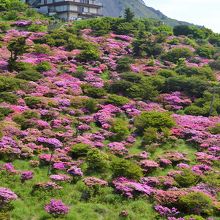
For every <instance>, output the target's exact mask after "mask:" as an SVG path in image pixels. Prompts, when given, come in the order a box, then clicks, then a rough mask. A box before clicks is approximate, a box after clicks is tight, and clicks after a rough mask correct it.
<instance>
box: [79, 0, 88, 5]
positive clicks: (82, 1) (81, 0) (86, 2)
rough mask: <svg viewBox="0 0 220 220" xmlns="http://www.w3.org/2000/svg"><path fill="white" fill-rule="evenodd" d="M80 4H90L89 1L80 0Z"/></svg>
mask: <svg viewBox="0 0 220 220" xmlns="http://www.w3.org/2000/svg"><path fill="white" fill-rule="evenodd" d="M80 3H85V4H89V0H80Z"/></svg>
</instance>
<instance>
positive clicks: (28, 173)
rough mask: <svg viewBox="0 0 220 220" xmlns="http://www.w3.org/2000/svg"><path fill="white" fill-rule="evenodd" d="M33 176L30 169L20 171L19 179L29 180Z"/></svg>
mask: <svg viewBox="0 0 220 220" xmlns="http://www.w3.org/2000/svg"><path fill="white" fill-rule="evenodd" d="M32 178H33V172H32V171H23V172H22V173H21V181H22V182H25V181H27V180H30V179H32Z"/></svg>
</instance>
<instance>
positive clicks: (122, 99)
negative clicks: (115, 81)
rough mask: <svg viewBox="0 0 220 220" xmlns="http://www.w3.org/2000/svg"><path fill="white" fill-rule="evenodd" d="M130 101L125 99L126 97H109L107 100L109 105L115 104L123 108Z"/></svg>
mask: <svg viewBox="0 0 220 220" xmlns="http://www.w3.org/2000/svg"><path fill="white" fill-rule="evenodd" d="M129 101H130V100H129V99H127V98H125V97H124V96H119V95H115V94H113V95H109V96H108V99H107V100H106V102H107V103H109V104H113V105H116V106H123V105H125V104H127V103H128V102H129Z"/></svg>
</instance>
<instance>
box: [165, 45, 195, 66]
mask: <svg viewBox="0 0 220 220" xmlns="http://www.w3.org/2000/svg"><path fill="white" fill-rule="evenodd" d="M192 56H193V52H192V51H191V50H190V49H188V48H174V49H171V50H170V51H168V52H167V53H166V54H164V55H163V59H165V60H168V61H170V62H174V63H177V62H178V61H179V59H180V58H186V59H188V58H190V57H192Z"/></svg>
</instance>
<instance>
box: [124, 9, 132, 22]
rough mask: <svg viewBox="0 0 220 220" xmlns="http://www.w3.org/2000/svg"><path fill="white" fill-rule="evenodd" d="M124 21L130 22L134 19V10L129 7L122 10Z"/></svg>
mask: <svg viewBox="0 0 220 220" xmlns="http://www.w3.org/2000/svg"><path fill="white" fill-rule="evenodd" d="M124 18H125V20H126V22H132V21H133V19H134V12H133V11H132V10H131V9H130V8H126V9H125V12H124Z"/></svg>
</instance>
